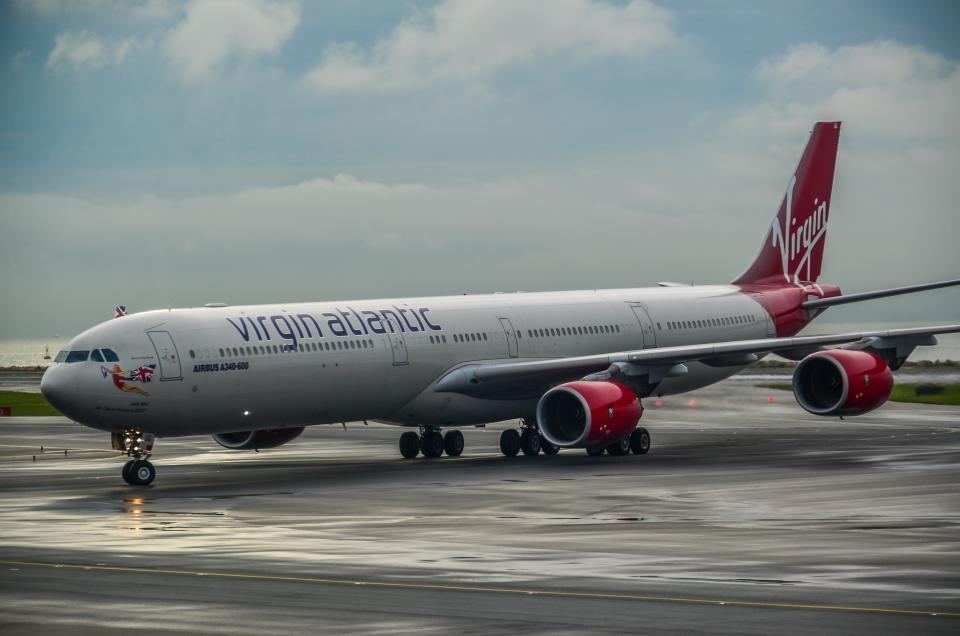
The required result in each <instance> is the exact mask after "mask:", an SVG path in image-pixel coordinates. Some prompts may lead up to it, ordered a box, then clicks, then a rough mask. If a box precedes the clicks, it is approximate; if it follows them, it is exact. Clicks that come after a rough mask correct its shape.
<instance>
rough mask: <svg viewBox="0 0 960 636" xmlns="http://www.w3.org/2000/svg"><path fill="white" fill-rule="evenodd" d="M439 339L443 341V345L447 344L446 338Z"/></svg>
mask: <svg viewBox="0 0 960 636" xmlns="http://www.w3.org/2000/svg"><path fill="white" fill-rule="evenodd" d="M440 338H441V340H443V344H447V337H446V336H440Z"/></svg>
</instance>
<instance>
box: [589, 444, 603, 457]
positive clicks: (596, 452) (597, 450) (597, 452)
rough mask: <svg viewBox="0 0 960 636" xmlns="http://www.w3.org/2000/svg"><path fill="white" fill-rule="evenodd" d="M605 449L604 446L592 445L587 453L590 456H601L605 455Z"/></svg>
mask: <svg viewBox="0 0 960 636" xmlns="http://www.w3.org/2000/svg"><path fill="white" fill-rule="evenodd" d="M605 450H607V449H605V448H604V447H603V446H590V447H588V448H587V455H589V456H590V457H600V456H601V455H603V451H605Z"/></svg>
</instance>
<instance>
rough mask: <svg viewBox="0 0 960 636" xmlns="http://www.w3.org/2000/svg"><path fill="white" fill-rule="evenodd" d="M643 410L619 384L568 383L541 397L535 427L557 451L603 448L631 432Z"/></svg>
mask: <svg viewBox="0 0 960 636" xmlns="http://www.w3.org/2000/svg"><path fill="white" fill-rule="evenodd" d="M642 413H643V407H641V406H640V400H638V399H637V396H636V395H635V394H634V392H633V391H632V390H630V387H628V386H626V385H625V384H620V383H619V382H586V381H577V382H568V383H566V384H561V385H560V386H557V387H554V388H552V389H550V390H549V391H547V392H546V393H544V395H543V397H542V398H540V402H539V403H538V404H537V425H538V426H539V428H540V434H541V435H542V436H543V437H544V439H546V440H547V441H548V442H550V443H551V444H553V445H555V446H559V447H560V448H584V447H588V446H605V445H607V444H612V443H613V442H615V441H617V440H619V439H621V438H622V437H625V436H627V435H629V434H630V433H632V432H633V429H635V428H636V427H637V422H639V421H640V415H641V414H642Z"/></svg>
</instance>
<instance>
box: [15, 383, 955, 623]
mask: <svg viewBox="0 0 960 636" xmlns="http://www.w3.org/2000/svg"><path fill="white" fill-rule="evenodd" d="M769 395H770V393H769V391H767V390H765V389H760V388H757V387H754V386H753V385H752V382H750V381H744V380H731V381H727V382H724V383H721V384H719V385H716V386H715V387H712V388H710V389H707V390H703V391H698V392H696V393H693V394H690V395H687V396H682V397H677V398H673V399H668V400H664V405H663V406H662V407H661V408H654V407H652V404H648V407H649V408H648V410H647V412H646V413H645V414H644V423H645V425H646V426H647V427H648V428H649V429H650V430H651V433H652V435H653V449H652V451H651V453H650V454H649V455H647V456H644V457H637V456H627V457H610V456H604V457H600V458H591V457H587V456H586V455H585V454H584V453H583V451H565V452H562V453H561V454H560V455H558V456H556V457H544V456H540V457H532V458H525V457H517V458H514V459H506V458H504V457H502V456H500V454H499V451H498V450H497V441H498V437H499V431H500V430H501V429H502V426H491V427H488V428H487V429H485V430H479V429H478V430H473V429H471V430H464V434H465V437H466V440H467V446H466V451H465V454H464V456H463V457H461V458H456V459H449V458H444V459H440V460H424V459H422V458H421V459H417V460H402V459H400V458H399V455H398V452H397V449H396V441H397V438H398V436H399V432H400V431H398V429H395V428H392V427H387V426H377V425H370V426H364V425H362V424H350V425H348V427H347V430H345V431H344V430H343V429H342V428H341V427H339V426H337V427H314V428H312V429H308V430H307V432H306V433H305V434H304V435H303V436H302V437H300V438H299V439H297V440H296V441H294V442H293V443H291V444H290V445H288V446H284V447H281V448H279V449H275V450H270V451H264V452H261V453H253V452H235V451H227V450H224V449H221V448H219V447H218V446H217V445H216V444H215V443H214V442H213V441H212V440H210V439H209V438H186V439H180V440H177V439H164V440H160V442H159V443H158V446H157V449H156V450H157V452H156V455H155V456H154V461H155V464H156V466H157V473H158V475H157V481H156V482H155V483H154V485H153V486H151V487H148V488H141V489H138V488H134V487H129V486H126V485H125V484H123V482H122V481H121V479H120V475H119V471H120V466H121V464H122V461H121V459H120V458H119V457H118V456H117V455H116V454H115V453H113V452H111V451H109V450H107V447H108V440H107V439H106V435H105V434H103V433H98V432H96V431H91V430H89V429H85V428H82V427H80V426H78V425H76V424H72V423H70V422H68V421H67V420H65V419H62V418H3V419H2V420H0V494H2V497H0V561H2V562H0V631H2V632H3V633H4V634H14V633H31V634H36V633H52V634H70V633H117V634H119V633H129V632H130V631H131V630H135V631H136V633H138V634H143V633H169V632H180V633H196V632H211V633H230V634H262V633H305V632H306V633H314V632H351V633H386V632H405V631H413V630H417V631H420V632H424V633H431V632H435V633H445V632H450V631H458V632H462V633H490V632H519V631H523V632H526V633H546V632H550V633H582V632H648V633H662V634H670V633H676V634H691V633H712V634H716V633H731V634H732V633H736V634H769V633H811V632H814V631H816V632H818V633H820V634H833V633H860V632H862V633H866V632H869V633H872V634H883V633H897V634H900V633H907V632H912V633H951V634H952V633H957V632H958V631H960V494H958V491H960V488H958V486H960V462H958V460H960V409H958V408H956V407H936V406H917V405H902V404H888V405H886V406H884V407H883V408H882V409H881V410H880V411H878V412H876V413H874V414H871V415H868V416H865V417H862V418H858V419H848V420H847V421H839V420H836V419H823V418H816V417H814V416H810V415H807V414H805V413H803V412H802V411H800V409H799V408H798V407H797V406H796V404H795V403H794V402H793V399H792V396H791V395H790V394H789V393H784V392H776V393H774V394H773V402H769V401H768V396H769ZM690 400H694V401H695V403H694V404H691V403H690ZM40 446H43V447H44V452H42V453H41V452H40ZM64 450H66V451H67V452H66V455H65V454H64ZM34 458H35V460H34Z"/></svg>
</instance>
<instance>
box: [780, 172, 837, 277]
mask: <svg viewBox="0 0 960 636" xmlns="http://www.w3.org/2000/svg"><path fill="white" fill-rule="evenodd" d="M796 185H797V176H796V175H794V176H793V177H791V179H790V185H789V186H788V187H787V194H786V214H785V215H784V219H783V227H781V226H780V218H779V217H774V219H773V223H771V224H770V240H771V246H772V247H776V248H778V249H779V251H780V262H781V265H782V268H783V269H782V272H783V279H784V280H785V281H786V282H787V283H793V284H799V282H800V273H801V272H802V271H803V268H804V265H806V276H805V277H804V280H811V279H812V278H813V277H812V276H811V269H810V268H811V264H812V262H813V250H814V248H816V246H817V245H818V244H819V243H820V241H821V240H823V238H824V237H825V236H826V235H827V200H826V199H823V200H820V199H819V198H814V199H813V211H812V212H811V213H810V214H809V215H808V216H807V218H806V219H804V221H803V223H801V224H800V225H799V226H797V219H796V217H794V216H793V192H794V189H795V188H796ZM798 256H799V257H800V258H799V259H798V258H797V257H798Z"/></svg>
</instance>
